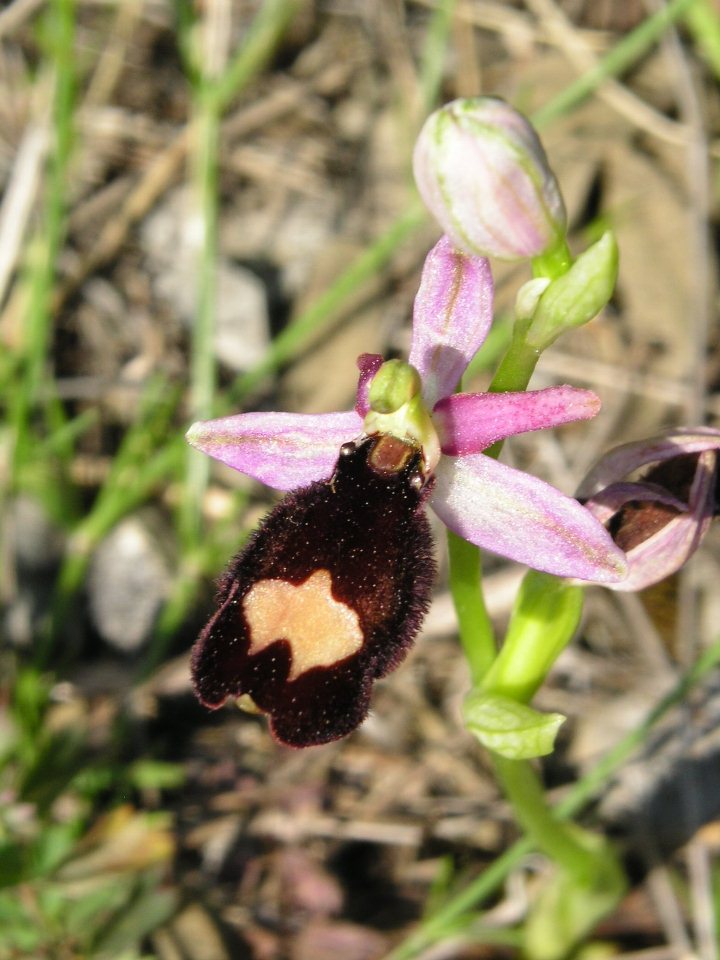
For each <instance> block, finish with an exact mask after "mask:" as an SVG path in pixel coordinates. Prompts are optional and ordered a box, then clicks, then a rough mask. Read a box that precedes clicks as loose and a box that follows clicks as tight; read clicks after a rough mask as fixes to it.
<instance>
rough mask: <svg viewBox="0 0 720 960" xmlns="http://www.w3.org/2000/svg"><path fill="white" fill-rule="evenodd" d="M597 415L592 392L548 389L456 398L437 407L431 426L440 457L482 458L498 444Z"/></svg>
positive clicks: (563, 388) (569, 388)
mask: <svg viewBox="0 0 720 960" xmlns="http://www.w3.org/2000/svg"><path fill="white" fill-rule="evenodd" d="M599 409H600V400H599V399H598V397H596V396H595V394H594V393H592V392H591V391H590V390H579V389H577V388H575V387H567V386H563V387H547V388H546V389H545V390H529V391H527V392H526V393H456V394H454V395H452V396H449V397H443V399H442V400H439V401H438V402H437V403H436V404H435V409H434V410H433V423H434V424H435V427H436V428H437V431H438V435H439V437H440V444H441V447H442V452H443V453H447V454H449V455H450V456H453V457H456V456H464V455H466V454H471V453H480V451H481V450H485V449H486V448H487V447H489V446H490V445H491V444H493V443H495V441H496V440H502V439H504V438H505V437H512V436H514V435H515V434H518V433H525V432H526V431H528V430H542V429H544V428H545V427H555V426H558V424H561V423H571V422H572V421H573V420H589V419H590V417H594V416H595V414H596V413H597V412H598V410H599Z"/></svg>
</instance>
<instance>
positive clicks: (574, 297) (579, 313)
mask: <svg viewBox="0 0 720 960" xmlns="http://www.w3.org/2000/svg"><path fill="white" fill-rule="evenodd" d="M617 272H618V247H617V243H616V241H615V237H614V236H613V234H612V232H611V231H608V232H607V233H605V234H603V236H602V237H601V238H600V239H599V240H598V241H597V243H594V244H593V245H592V246H591V247H589V248H588V249H587V250H586V251H585V252H584V253H581V254H580V256H579V257H578V258H577V260H576V261H575V263H573V265H572V266H571V267H570V269H569V270H568V272H567V273H565V274H563V276H561V277H558V279H557V280H553V281H552V282H551V283H550V286H549V287H548V288H547V290H545V292H544V293H543V294H542V295H541V297H540V299H539V300H538V303H537V306H536V308H535V312H534V314H533V318H532V323H531V324H530V328H529V330H528V333H527V343H528V345H529V346H530V347H533V348H534V349H536V350H545V349H546V347H549V346H550V344H551V343H552V342H553V341H554V340H556V339H557V338H558V337H559V336H560V334H561V333H563V332H564V331H565V330H570V329H572V328H573V327H581V326H582V325H583V324H585V323H587V322H588V321H589V320H592V319H593V317H596V316H597V315H598V313H600V311H601V310H602V309H603V307H604V306H605V305H606V304H607V303H608V301H609V300H610V297H611V296H612V293H613V290H614V289H615V281H616V280H617Z"/></svg>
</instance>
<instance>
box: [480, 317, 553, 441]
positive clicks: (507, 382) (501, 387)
mask: <svg viewBox="0 0 720 960" xmlns="http://www.w3.org/2000/svg"><path fill="white" fill-rule="evenodd" d="M539 359H540V351H539V350H537V349H536V348H535V347H531V346H529V345H528V343H527V342H526V339H525V330H524V329H523V330H517V329H516V331H515V332H514V333H513V338H512V341H511V343H510V346H509V347H508V351H507V353H506V354H505V356H504V357H503V358H502V360H501V361H500V366H499V367H498V369H497V373H496V374H495V376H494V377H493V379H492V383H491V384H490V387H489V390H490V392H491V393H507V392H509V391H511V390H526V389H527V385H528V384H529V383H530V378H531V377H532V375H533V373H534V372H535V367H536V366H537V362H538V360H539ZM493 449H494V448H493V447H490V450H493ZM485 452H486V453H488V451H487V450H486V451H485ZM492 455H493V454H490V456H492ZM495 456H497V454H495Z"/></svg>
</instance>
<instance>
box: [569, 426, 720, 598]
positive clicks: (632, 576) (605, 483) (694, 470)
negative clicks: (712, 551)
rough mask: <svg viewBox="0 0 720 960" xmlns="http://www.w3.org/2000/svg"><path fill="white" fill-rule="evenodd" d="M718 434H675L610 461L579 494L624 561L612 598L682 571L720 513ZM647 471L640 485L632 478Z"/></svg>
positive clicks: (625, 449)
mask: <svg viewBox="0 0 720 960" xmlns="http://www.w3.org/2000/svg"><path fill="white" fill-rule="evenodd" d="M719 450H720V430H717V429H714V428H713V427H694V428H686V429H672V430H667V431H665V433H662V434H660V435H659V436H657V437H652V438H650V439H647V440H640V441H636V442H634V443H626V444H623V445H622V446H619V447H616V448H615V449H613V450H611V451H609V452H608V453H606V454H605V455H604V456H603V457H601V459H600V460H599V461H598V463H597V464H596V465H595V466H594V467H593V469H592V470H591V471H590V473H589V474H588V475H587V477H586V478H585V480H584V481H583V483H582V485H581V487H580V489H579V490H578V498H579V499H580V500H581V501H584V503H585V507H586V508H587V509H588V510H589V511H590V512H591V513H592V514H593V516H595V517H596V518H597V519H598V520H599V521H600V522H601V523H603V524H605V525H606V526H607V527H608V529H609V530H610V532H611V533H612V536H613V539H614V540H615V542H616V544H617V545H618V546H620V547H621V548H622V549H623V550H624V551H625V553H626V556H627V560H628V568H629V572H628V576H627V578H626V579H624V580H622V581H618V582H617V583H608V584H607V586H609V587H611V588H612V589H614V590H643V589H644V588H645V587H649V586H651V585H652V584H654V583H658V582H659V581H660V580H664V579H665V577H668V576H670V574H672V573H674V572H675V571H676V570H679V569H680V567H682V566H683V564H684V563H686V562H687V560H688V559H689V558H690V557H691V555H692V554H693V553H694V552H695V551H696V550H697V548H698V547H699V546H700V543H701V542H702V539H703V537H704V536H705V534H706V533H707V530H708V527H709V525H710V521H711V520H712V518H713V516H714V515H715V514H716V512H717V484H718V451H719ZM638 470H645V473H644V475H643V476H642V477H641V478H640V479H637V480H629V479H628V478H629V477H630V476H631V475H633V474H634V473H636V471H638Z"/></svg>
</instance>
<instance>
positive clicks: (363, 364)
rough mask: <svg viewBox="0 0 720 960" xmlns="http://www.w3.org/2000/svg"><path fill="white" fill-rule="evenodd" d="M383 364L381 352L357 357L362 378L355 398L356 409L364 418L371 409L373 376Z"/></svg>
mask: <svg viewBox="0 0 720 960" xmlns="http://www.w3.org/2000/svg"><path fill="white" fill-rule="evenodd" d="M382 365H383V358H382V357H381V356H380V354H379V353H361V354H360V356H359V357H358V358H357V366H358V370H359V371H360V379H359V380H358V385H357V396H356V398H355V410H356V411H357V413H358V415H359V416H361V417H362V418H363V419H365V417H366V416H367V413H368V411H369V409H370V403H369V400H368V395H369V393H370V383H371V381H372V378H373V377H374V376H375V374H376V373H377V372H378V370H379V369H380V367H381V366H382Z"/></svg>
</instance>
